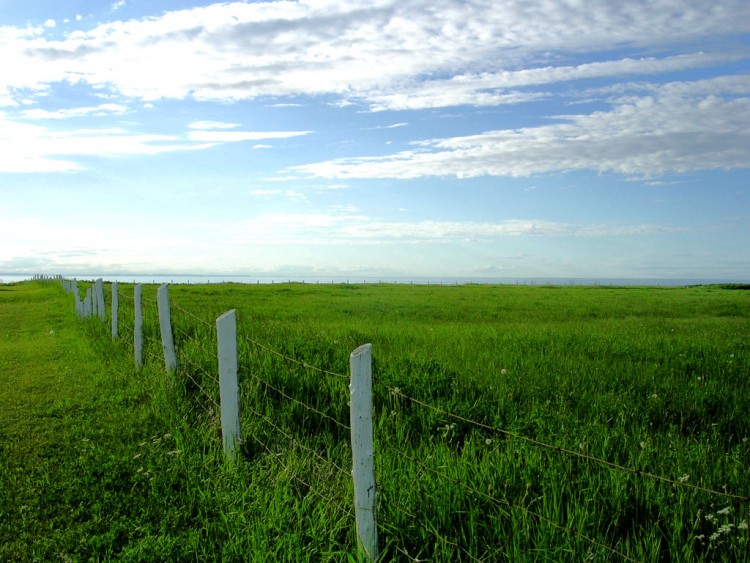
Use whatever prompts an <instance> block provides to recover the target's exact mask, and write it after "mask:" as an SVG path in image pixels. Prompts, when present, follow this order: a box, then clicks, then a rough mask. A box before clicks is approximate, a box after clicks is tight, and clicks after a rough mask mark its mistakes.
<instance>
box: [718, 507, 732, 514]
mask: <svg viewBox="0 0 750 563" xmlns="http://www.w3.org/2000/svg"><path fill="white" fill-rule="evenodd" d="M731 511H732V507H731V506H727V507H726V508H722V509H721V510H717V511H716V514H723V515H724V516H726V515H727V514H729V513H730V512H731Z"/></svg>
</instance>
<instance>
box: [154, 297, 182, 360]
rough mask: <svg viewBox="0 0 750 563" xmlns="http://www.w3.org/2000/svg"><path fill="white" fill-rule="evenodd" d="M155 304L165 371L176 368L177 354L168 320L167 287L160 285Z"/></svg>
mask: <svg viewBox="0 0 750 563" xmlns="http://www.w3.org/2000/svg"><path fill="white" fill-rule="evenodd" d="M156 303H157V306H158V308H159V328H160V329H161V346H162V349H163V350H164V366H165V368H166V370H167V371H173V370H174V369H175V368H176V367H177V354H176V353H175V350H174V339H173V338H172V321H171V320H170V318H169V286H167V284H162V285H161V286H160V287H159V290H158V291H157V293H156Z"/></svg>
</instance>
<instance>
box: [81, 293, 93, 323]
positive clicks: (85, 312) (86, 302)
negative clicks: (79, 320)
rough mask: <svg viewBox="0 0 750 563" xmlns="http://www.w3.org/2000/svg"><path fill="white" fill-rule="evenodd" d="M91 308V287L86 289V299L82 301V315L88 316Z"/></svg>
mask: <svg viewBox="0 0 750 563" xmlns="http://www.w3.org/2000/svg"><path fill="white" fill-rule="evenodd" d="M92 310H93V303H92V292H91V288H88V289H87V290H86V299H85V300H84V301H83V316H84V317H86V318H89V317H90V316H91V312H92Z"/></svg>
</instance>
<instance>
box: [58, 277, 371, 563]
mask: <svg viewBox="0 0 750 563" xmlns="http://www.w3.org/2000/svg"><path fill="white" fill-rule="evenodd" d="M69 287H70V289H71V290H72V292H73V294H74V296H75V303H76V311H77V312H78V314H79V315H80V316H84V317H89V316H91V315H92V314H98V315H99V316H100V318H102V319H104V318H105V317H106V311H105V308H104V291H103V287H102V280H101V278H100V279H98V280H97V281H96V283H95V285H94V287H93V288H91V287H90V288H89V289H88V290H87V291H86V298H85V300H84V301H82V302H81V301H80V298H79V294H78V285H77V282H76V280H75V279H74V280H73V281H72V282H71V284H70V286H69ZM142 298H143V292H142V287H141V284H136V285H135V286H134V295H133V301H134V309H135V311H134V313H135V318H134V329H133V330H134V334H133V344H134V352H135V363H136V365H137V366H138V367H139V368H140V367H142V366H143V304H142ZM157 306H158V310H159V327H160V329H161V337H162V348H163V350H164V363H165V366H166V369H167V370H168V371H172V370H174V369H175V368H176V367H177V355H176V353H175V348H174V340H173V337H172V323H171V320H170V311H169V289H168V286H167V284H163V285H162V286H160V287H159V289H158V292H157ZM118 308H119V297H118V287H117V282H113V283H112V337H113V338H117V337H118V327H117V325H118ZM216 335H217V341H218V342H217V344H218V361H219V394H220V402H221V405H220V407H221V432H222V439H223V443H224V454H225V455H226V457H227V459H229V460H233V461H234V460H236V459H237V456H238V453H239V451H238V445H239V443H240V442H241V439H242V436H241V426H240V416H239V415H240V399H239V384H238V381H237V315H236V311H235V310H234V309H232V310H231V311H228V312H226V313H224V314H223V315H222V316H220V317H219V318H218V319H216ZM349 367H350V371H351V382H350V385H349V393H350V400H349V404H350V413H349V417H350V423H351V442H352V478H353V481H354V510H355V519H356V528H357V546H358V549H359V551H360V553H362V554H363V555H364V556H365V558H366V559H367V560H368V561H375V560H376V559H377V557H378V532H377V524H376V515H375V498H376V490H375V467H374V453H373V424H372V345H371V344H364V345H363V346H360V347H359V348H357V349H356V350H354V351H353V352H352V353H351V355H350V357H349Z"/></svg>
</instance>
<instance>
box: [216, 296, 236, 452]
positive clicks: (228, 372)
mask: <svg viewBox="0 0 750 563" xmlns="http://www.w3.org/2000/svg"><path fill="white" fill-rule="evenodd" d="M216 338H217V340H218V349H219V396H220V400H221V435H222V438H223V441H224V454H225V455H226V457H227V459H230V460H232V461H234V460H236V459H237V453H238V452H237V445H238V444H239V442H240V440H241V439H242V435H241V431H240V388H239V384H238V383H237V315H236V313H235V310H234V309H232V310H231V311H228V312H226V313H224V314H223V315H222V316H220V317H219V318H218V319H216Z"/></svg>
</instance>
